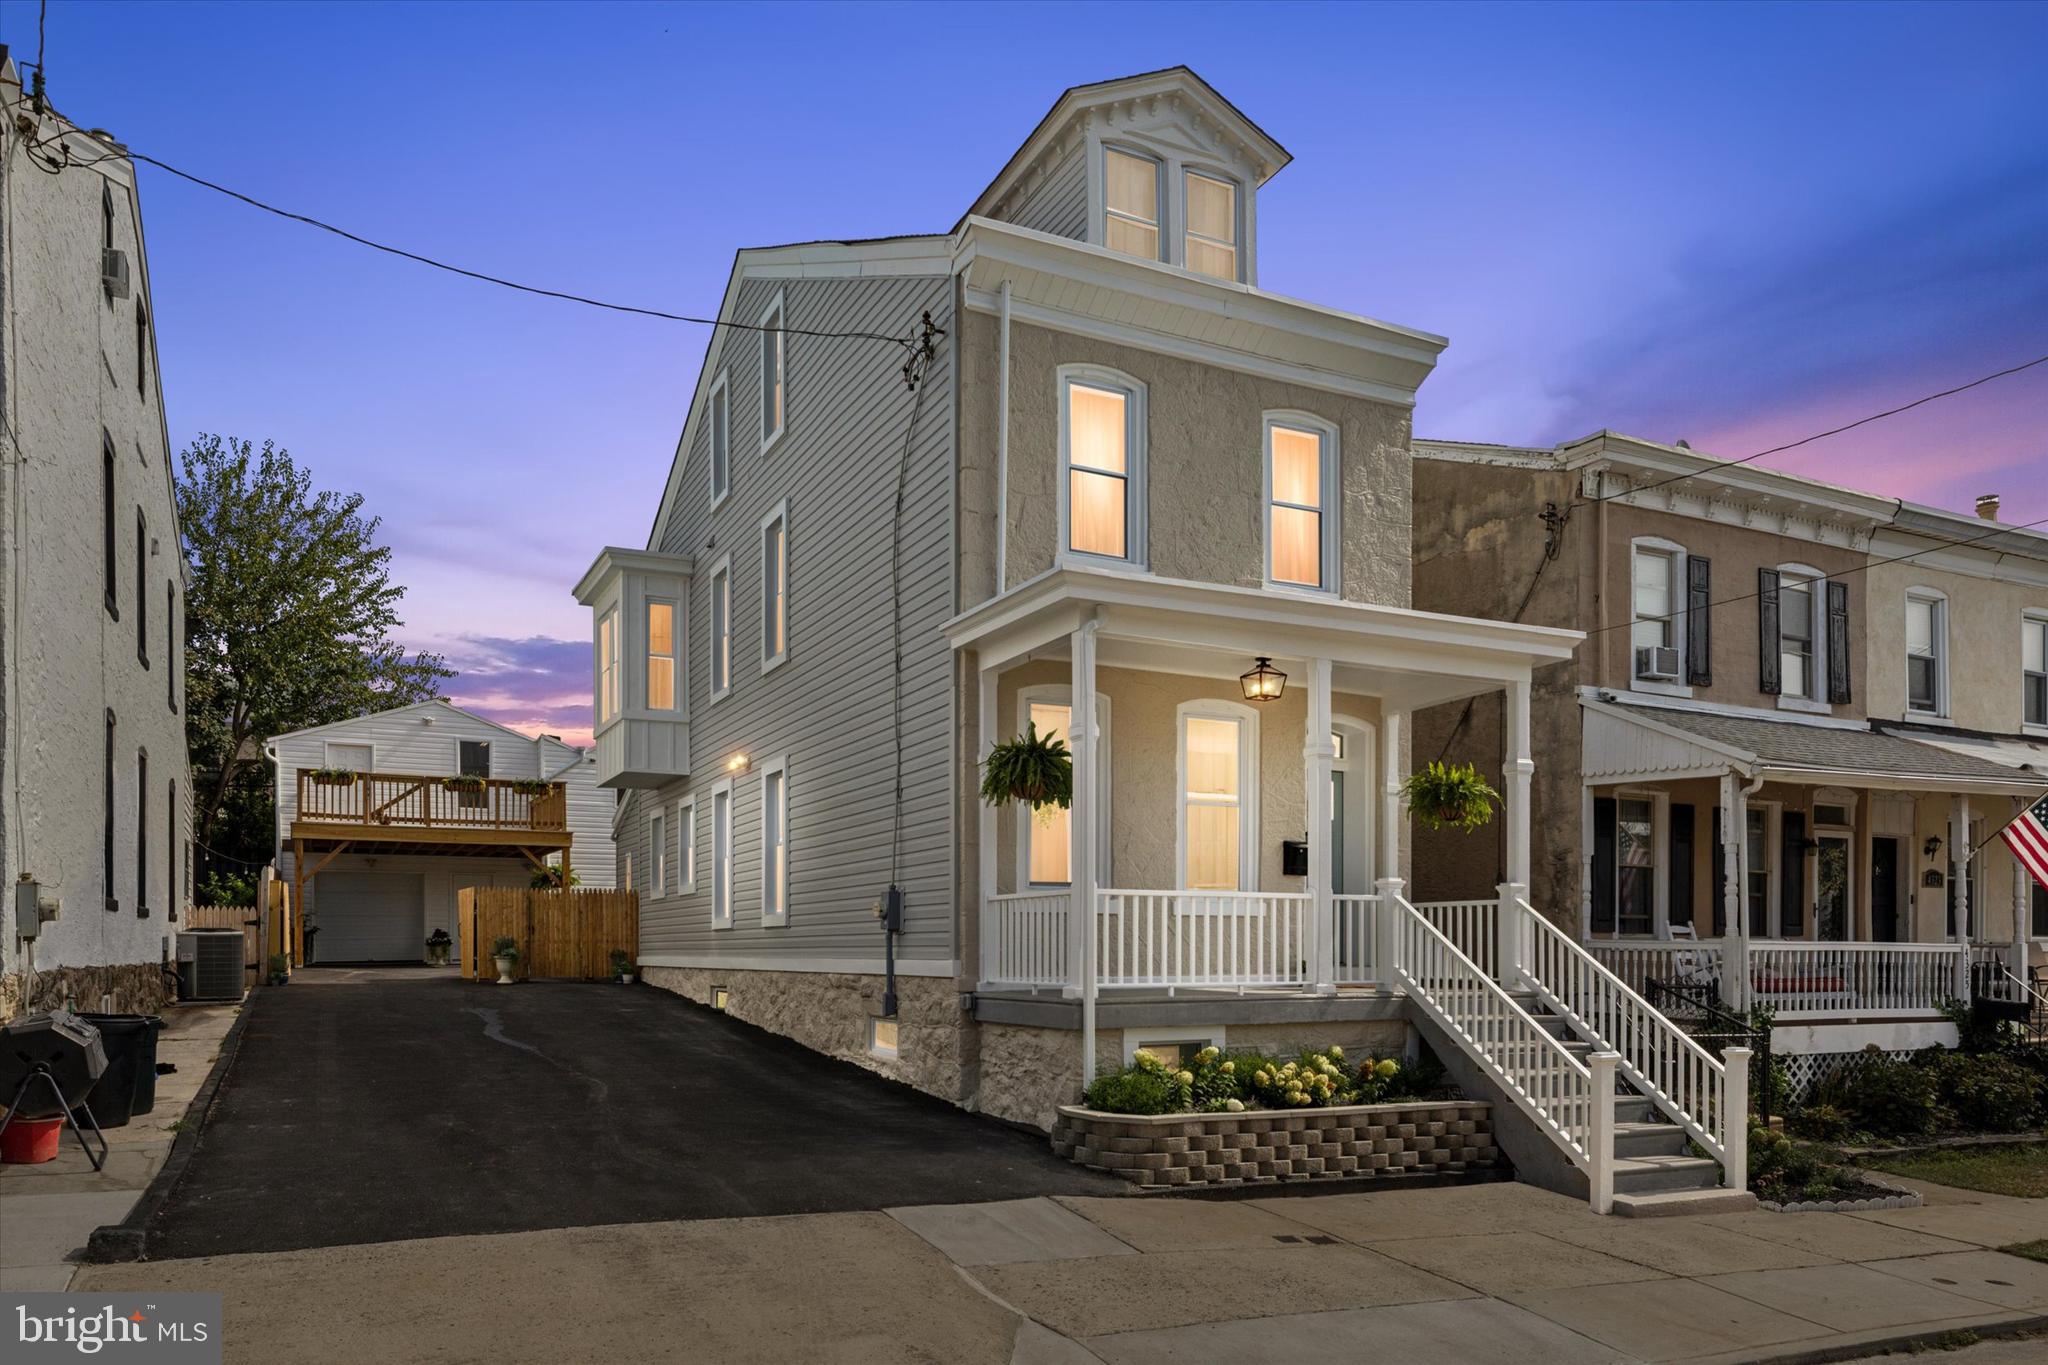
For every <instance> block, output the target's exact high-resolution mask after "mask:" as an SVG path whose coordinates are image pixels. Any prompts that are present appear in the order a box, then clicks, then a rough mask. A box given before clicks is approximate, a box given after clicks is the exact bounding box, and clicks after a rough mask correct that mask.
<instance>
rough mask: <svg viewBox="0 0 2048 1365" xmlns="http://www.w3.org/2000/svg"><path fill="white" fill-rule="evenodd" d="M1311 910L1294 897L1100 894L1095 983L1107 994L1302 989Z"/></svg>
mask: <svg viewBox="0 0 2048 1365" xmlns="http://www.w3.org/2000/svg"><path fill="white" fill-rule="evenodd" d="M1314 904H1315V898H1314V897H1312V896H1309V895H1306V894H1304V893H1301V892H1291V891H1290V892H1281V891H1126V890H1105V891H1100V892H1098V893H1097V894H1096V916H1095V934H1096V939H1095V972H1096V980H1097V981H1098V982H1099V983H1100V984H1101V985H1102V986H1104V987H1105V988H1114V987H1120V986H1163V987H1167V988H1175V987H1182V986H1189V987H1211V988H1214V987H1226V988H1238V989H1242V988H1244V987H1247V986H1282V987H1287V986H1291V987H1296V988H1300V987H1304V986H1307V985H1309V984H1311V982H1312V981H1313V979H1314V978H1313V974H1312V964H1311V963H1310V961H1309V955H1310V936H1309V914H1310V912H1311V909H1312V907H1313V906H1314Z"/></svg>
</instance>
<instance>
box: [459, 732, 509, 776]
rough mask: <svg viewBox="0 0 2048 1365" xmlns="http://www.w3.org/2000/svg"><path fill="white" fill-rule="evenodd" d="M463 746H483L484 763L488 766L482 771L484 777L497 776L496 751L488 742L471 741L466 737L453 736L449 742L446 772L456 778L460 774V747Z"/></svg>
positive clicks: (483, 740)
mask: <svg viewBox="0 0 2048 1365" xmlns="http://www.w3.org/2000/svg"><path fill="white" fill-rule="evenodd" d="M465 744H481V745H483V746H484V762H485V763H486V764H487V765H489V766H488V767H487V768H486V769H485V771H484V776H485V777H486V778H491V777H496V776H497V775H498V751H497V750H496V749H495V748H493V747H492V745H491V742H490V741H489V740H487V739H473V738H471V737H469V736H466V735H455V736H453V737H452V738H451V739H450V740H449V743H448V748H449V752H450V754H451V755H452V758H451V762H450V766H449V768H448V771H449V772H450V773H451V774H454V775H457V776H459V775H460V774H461V772H462V746H463V745H465Z"/></svg>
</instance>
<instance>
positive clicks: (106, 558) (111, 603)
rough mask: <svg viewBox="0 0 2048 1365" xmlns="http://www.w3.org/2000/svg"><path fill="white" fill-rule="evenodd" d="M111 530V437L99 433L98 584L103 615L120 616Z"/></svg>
mask: <svg viewBox="0 0 2048 1365" xmlns="http://www.w3.org/2000/svg"><path fill="white" fill-rule="evenodd" d="M114 536H115V532H114V438H113V437H111V436H109V435H108V434H107V433H106V432H104V431H102V432H101V433H100V561H101V562H100V586H101V588H102V589H104V590H105V592H106V597H107V615H109V616H111V617H113V618H114V619H115V620H116V621H118V620H120V619H121V599H120V596H119V594H118V593H117V591H116V590H115V586H114V579H115V578H116V576H117V575H118V574H119V573H120V551H119V550H118V549H117V548H116V546H115V539H114Z"/></svg>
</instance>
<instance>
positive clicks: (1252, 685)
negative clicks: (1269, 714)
mask: <svg viewBox="0 0 2048 1365" xmlns="http://www.w3.org/2000/svg"><path fill="white" fill-rule="evenodd" d="M1237 680H1238V681H1239V682H1240V683H1242V684H1244V699H1245V700H1246V701H1278V700H1280V694H1281V693H1282V692H1284V691H1286V690H1287V675H1286V674H1285V673H1282V672H1281V671H1280V670H1279V669H1277V668H1275V667H1273V661H1272V660H1271V659H1269V658H1267V657H1266V656H1265V655H1263V654H1261V655H1259V657H1258V661H1257V666H1256V667H1255V668H1253V669H1252V671H1251V672H1249V673H1240V674H1238V677H1237Z"/></svg>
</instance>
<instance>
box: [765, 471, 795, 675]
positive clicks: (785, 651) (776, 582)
mask: <svg viewBox="0 0 2048 1365" xmlns="http://www.w3.org/2000/svg"><path fill="white" fill-rule="evenodd" d="M788 657H789V504H788V503H782V504H779V505H778V506H777V507H776V509H775V510H774V511H773V512H770V513H769V514H768V515H767V517H765V518H764V519H763V520H762V522H761V671H762V672H763V673H766V672H767V671H768V670H769V669H771V668H773V667H775V666H776V665H777V664H779V663H781V662H782V661H783V660H784V659H786V658H788Z"/></svg>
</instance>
